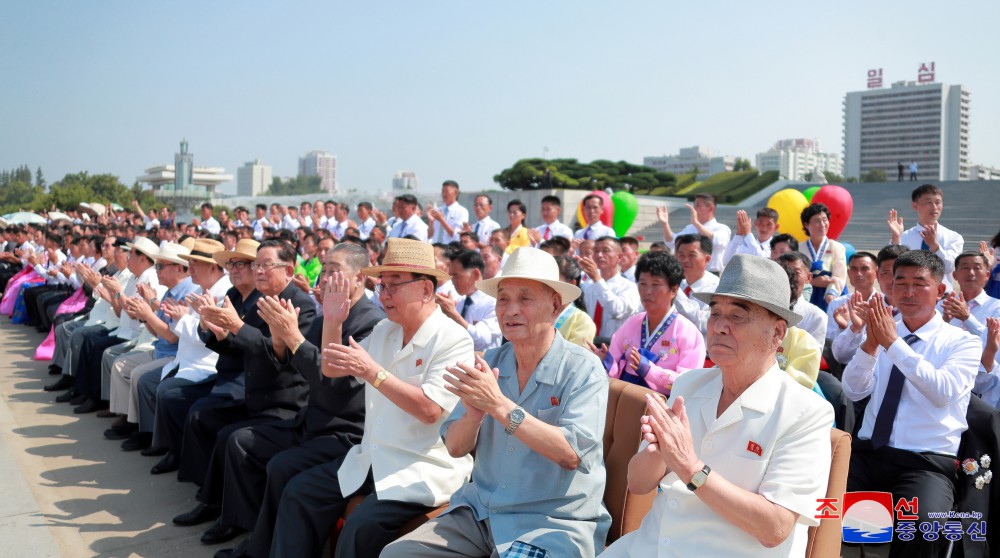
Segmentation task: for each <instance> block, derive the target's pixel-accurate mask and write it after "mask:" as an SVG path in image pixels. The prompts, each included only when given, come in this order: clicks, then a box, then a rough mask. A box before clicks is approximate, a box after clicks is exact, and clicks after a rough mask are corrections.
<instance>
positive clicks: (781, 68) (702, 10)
mask: <svg viewBox="0 0 1000 558" xmlns="http://www.w3.org/2000/svg"><path fill="white" fill-rule="evenodd" d="M957 6H961V8H958V7H957ZM998 20H1000V2H996V1H995V0H993V1H977V2H963V3H961V4H952V3H941V2H923V1H916V2H854V1H842V2H823V3H818V2H808V3H807V2H763V1H758V2H750V1H743V2H688V3H681V2H666V1H659V2H633V1H617V2H590V1H577V2H570V1H550V2H542V1H537V0H536V1H534V2H529V1H520V0H514V1H508V2H496V3H482V2H458V1H454V2H444V1H442V2H437V1H428V2H412V1H409V2H402V1H400V2H390V1H385V2H356V3H347V2H332V1H325V2H311V1H296V0H292V1H281V2H278V1H273V2H264V1H253V0H250V1H243V2H232V1H230V2H204V1H202V2H187V1H176V2H151V1H137V0H130V1H124V0H111V1H98V0H90V1H70V0H64V1H52V0H32V1H20V2H18V1H15V0H5V1H3V2H0V53H2V54H0V75H3V76H4V84H3V86H2V87H0V168H4V169H6V168H12V167H15V166H18V165H20V164H27V165H29V166H30V167H31V168H32V169H34V168H35V167H38V166H41V167H42V169H43V171H44V172H45V175H46V178H47V179H48V180H49V181H50V182H51V181H53V180H56V179H58V178H60V177H62V176H63V175H64V174H66V173H69V172H77V171H80V170H86V171H89V172H91V173H99V172H111V173H114V174H117V175H119V176H120V177H121V178H122V180H123V181H124V182H126V183H128V184H131V183H132V181H133V180H134V179H135V177H136V176H138V175H140V174H141V173H142V171H143V169H144V168H146V167H148V166H152V165H156V164H163V163H170V162H172V161H173V153H174V152H175V151H176V150H177V148H178V143H179V141H180V139H181V138H182V137H186V138H187V139H188V141H189V143H190V149H191V151H192V152H193V153H194V154H195V164H196V165H211V166H222V167H225V168H226V169H227V172H230V173H232V174H234V175H235V171H236V168H237V167H238V166H240V165H241V164H242V163H244V162H245V161H248V160H252V159H254V158H261V159H263V160H264V162H265V163H267V164H270V165H272V166H273V168H274V173H275V174H277V175H282V176H287V175H292V174H294V173H295V172H296V164H297V158H298V157H299V156H300V155H302V154H304V153H306V152H307V151H309V150H312V149H324V150H327V151H330V152H331V153H334V154H336V155H337V157H338V167H339V170H338V180H339V181H340V183H341V187H346V188H357V189H388V187H389V185H390V182H391V178H392V175H393V173H394V172H396V171H398V170H413V171H416V172H417V174H418V177H419V178H420V181H421V189H422V190H430V191H434V190H436V188H437V185H438V184H440V182H441V181H442V180H444V179H447V178H453V179H455V180H458V181H459V182H460V183H461V184H462V186H463V188H465V189H480V188H487V187H494V184H493V182H492V176H493V175H494V174H496V173H497V172H499V171H500V170H501V169H503V168H505V167H507V166H509V165H510V164H512V163H513V162H514V161H516V160H517V159H519V158H522V157H532V156H541V155H542V154H543V148H546V147H547V148H548V156H549V157H575V158H578V159H581V160H587V161H589V160H593V159H597V158H604V159H612V160H619V159H625V160H628V161H633V162H641V161H642V157H643V156H644V155H657V154H663V153H673V152H676V150H677V149H678V148H680V147H685V146H690V145H696V144H700V145H704V146H707V147H710V148H712V149H714V150H715V151H716V152H717V153H720V154H730V155H736V156H742V157H748V158H751V159H752V158H753V155H754V154H755V153H757V152H759V151H763V150H765V149H766V148H768V147H769V146H770V145H771V144H773V143H774V141H776V140H778V139H782V138H791V137H809V138H817V139H819V140H820V141H821V142H822V143H823V146H824V149H825V150H829V151H837V152H839V151H841V133H842V130H841V126H842V123H841V102H842V100H843V95H844V93H845V92H847V91H855V90H861V89H864V88H865V78H866V72H867V70H868V69H869V68H883V69H884V72H885V78H886V85H888V83H889V82H891V81H897V80H902V79H908V80H912V79H916V74H917V68H918V67H919V65H920V63H921V62H930V61H934V62H936V66H937V78H938V81H941V82H945V83H962V84H965V85H966V87H967V88H968V89H969V90H970V91H971V100H972V108H971V127H970V128H971V130H970V135H971V138H970V159H971V161H972V162H974V163H985V164H990V165H994V166H1000V126H998V124H1000V72H998V71H997V69H998V68H997V62H996V56H997V53H1000V35H998V34H997V33H996V32H995V28H992V27H993V26H995V22H996V21H998ZM227 189H231V190H234V189H235V181H234V182H233V184H231V185H230V186H229V188H227Z"/></svg>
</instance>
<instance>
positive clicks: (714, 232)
mask: <svg viewBox="0 0 1000 558" xmlns="http://www.w3.org/2000/svg"><path fill="white" fill-rule="evenodd" d="M684 206H685V207H687V208H688V209H689V210H690V211H691V223H690V224H688V225H687V226H685V227H684V228H683V229H681V232H680V233H678V234H677V236H682V235H687V234H697V235H701V236H703V237H705V238H707V239H708V240H709V241H711V243H712V250H711V251H709V253H710V254H712V261H711V263H709V264H708V270H709V271H711V272H712V273H715V274H716V275H718V274H719V273H721V272H722V268H723V267H724V265H725V264H723V261H722V260H723V256H725V253H726V247H727V246H729V239H730V237H732V235H733V231H732V230H731V229H730V228H729V227H728V226H726V225H723V224H722V223H720V222H719V221H718V220H716V218H715V196H713V195H712V194H698V195H696V196H695V197H694V204H690V203H688V204H684ZM656 217H657V218H658V219H659V220H660V226H661V227H663V240H666V241H667V242H670V241H672V240H674V231H673V230H671V228H670V208H668V207H658V208H657V209H656ZM679 248H680V246H679V245H676V244H675V246H674V250H678V249H679Z"/></svg>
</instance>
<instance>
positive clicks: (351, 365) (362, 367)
mask: <svg viewBox="0 0 1000 558" xmlns="http://www.w3.org/2000/svg"><path fill="white" fill-rule="evenodd" d="M348 342H349V343H350V345H341V344H339V343H330V344H329V345H327V346H326V348H325V349H323V367H322V371H323V375H324V376H326V377H327V378H343V377H344V376H355V377H357V378H358V379H359V380H362V381H367V380H368V379H370V378H374V377H375V375H376V374H378V371H379V370H381V369H382V367H381V366H379V364H378V363H377V362H375V360H374V359H372V357H371V355H369V354H368V351H366V350H364V349H363V348H362V347H361V345H358V342H357V341H355V340H354V337H351V338H349V339H348Z"/></svg>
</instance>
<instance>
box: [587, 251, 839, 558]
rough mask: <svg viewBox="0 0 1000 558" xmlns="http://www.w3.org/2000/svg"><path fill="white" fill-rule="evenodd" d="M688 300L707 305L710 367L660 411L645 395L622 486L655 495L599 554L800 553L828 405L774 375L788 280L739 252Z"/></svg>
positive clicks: (821, 476)
mask: <svg viewBox="0 0 1000 558" xmlns="http://www.w3.org/2000/svg"><path fill="white" fill-rule="evenodd" d="M695 296H697V297H698V298H699V299H701V300H703V301H705V302H707V303H708V304H709V305H710V307H711V313H710V316H709V321H708V355H709V358H711V359H712V361H714V362H715V363H716V365H717V367H716V368H709V369H700V370H689V371H687V372H685V373H684V374H681V375H680V376H679V377H678V378H677V380H676V381H675V382H674V386H673V389H672V390H671V392H670V400H669V401H668V402H667V403H664V402H663V401H662V400H660V399H659V398H657V397H654V396H651V395H647V396H646V405H647V415H646V416H643V417H642V419H641V420H642V432H643V438H644V440H643V444H642V445H641V446H640V450H639V453H637V454H636V455H635V456H634V457H633V458H632V461H631V462H630V463H629V475H628V476H629V478H628V484H629V490H630V491H631V492H633V493H636V494H646V493H649V492H651V491H654V490H656V489H657V488H658V487H659V488H660V490H661V491H660V493H659V494H657V496H656V500H655V502H654V504H653V509H652V510H651V511H650V512H649V514H647V515H646V518H645V519H644V520H643V522H642V525H641V526H640V527H639V529H638V530H637V531H633V532H631V533H629V534H627V535H625V536H624V537H622V538H621V539H619V540H618V541H616V542H615V544H613V545H611V547H610V548H608V550H606V551H605V552H604V554H602V555H601V556H602V557H609V558H619V557H628V556H661V557H662V556H671V557H673V556H676V557H689V556H726V557H733V556H753V557H760V556H767V557H770V556H782V557H784V556H796V557H799V556H803V555H804V554H805V550H806V539H807V536H808V533H807V529H808V527H810V526H815V525H818V524H819V522H818V521H817V520H816V519H814V516H815V515H816V499H817V498H822V497H823V496H824V494H825V493H826V485H827V478H828V477H829V474H830V426H831V425H832V424H833V408H832V407H831V406H830V404H829V403H827V402H826V401H824V400H823V398H821V397H820V396H819V395H816V394H815V393H813V392H811V391H809V390H808V389H806V388H804V387H802V386H801V385H799V384H798V383H797V382H796V381H795V380H793V379H792V378H791V376H789V375H788V374H786V373H785V372H783V371H782V370H781V369H780V368H779V367H778V364H777V361H776V355H777V350H778V347H780V346H781V341H782V339H784V337H785V332H786V330H787V328H788V327H789V326H791V325H795V323H796V322H798V321H799V316H798V315H797V314H795V313H794V312H792V311H791V310H789V308H788V302H789V300H790V299H791V290H790V287H789V282H788V275H786V274H785V272H784V271H783V270H782V269H781V268H780V267H779V266H778V264H776V263H774V262H772V261H770V260H767V259H765V258H760V257H756V256H750V255H745V254H739V255H737V256H734V257H733V259H732V260H731V261H730V262H729V265H728V266H726V270H725V272H723V274H722V278H721V280H720V282H719V286H718V289H716V291H715V293H698V294H696V295H695Z"/></svg>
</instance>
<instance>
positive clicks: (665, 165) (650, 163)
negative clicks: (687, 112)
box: [642, 145, 736, 178]
mask: <svg viewBox="0 0 1000 558" xmlns="http://www.w3.org/2000/svg"><path fill="white" fill-rule="evenodd" d="M642 164H643V165H645V166H647V167H652V168H654V169H656V170H657V171H660V172H669V173H673V174H687V173H689V172H692V171H693V170H695V169H697V172H698V177H699V178H707V177H709V176H712V175H713V174H717V173H720V172H726V171H731V170H733V166H734V165H736V158H735V157H730V156H728V155H725V156H716V155H715V154H714V153H713V152H712V150H710V149H705V148H703V147H701V146H698V145H696V146H694V147H684V148H682V149H681V150H680V151H679V152H678V154H677V155H661V156H651V157H643V159H642Z"/></svg>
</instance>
